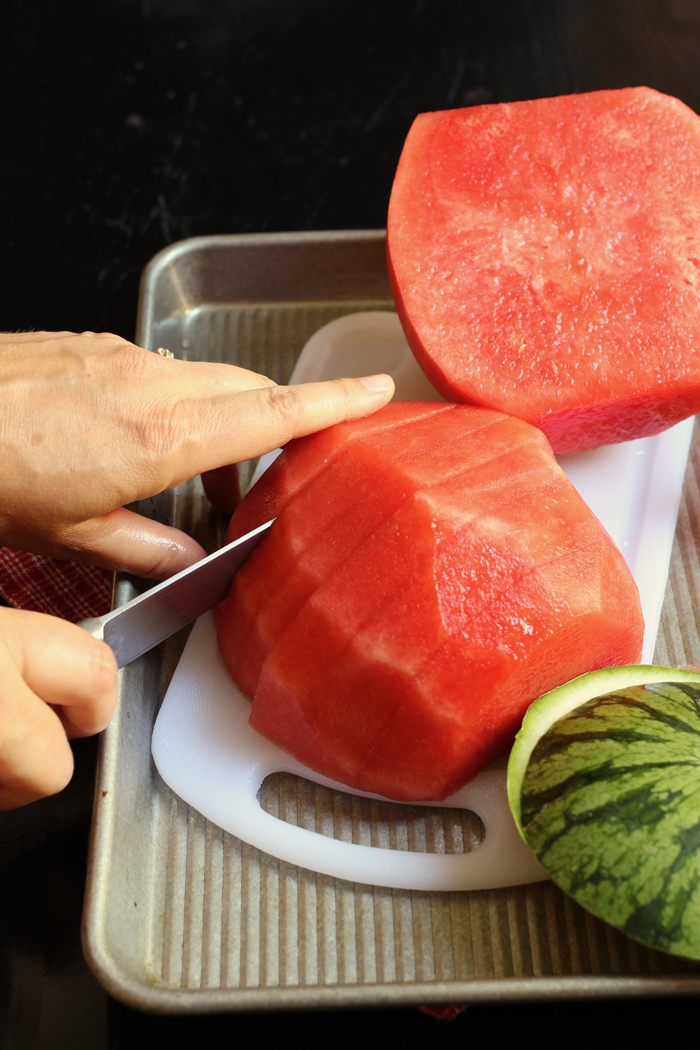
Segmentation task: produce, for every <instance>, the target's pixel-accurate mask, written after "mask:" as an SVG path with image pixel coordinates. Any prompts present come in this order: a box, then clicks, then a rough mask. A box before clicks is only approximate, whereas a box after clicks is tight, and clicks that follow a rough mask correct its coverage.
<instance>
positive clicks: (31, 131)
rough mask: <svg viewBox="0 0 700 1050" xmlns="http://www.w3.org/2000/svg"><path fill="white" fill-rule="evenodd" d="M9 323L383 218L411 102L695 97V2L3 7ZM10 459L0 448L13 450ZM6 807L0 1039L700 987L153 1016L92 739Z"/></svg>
mask: <svg viewBox="0 0 700 1050" xmlns="http://www.w3.org/2000/svg"><path fill="white" fill-rule="evenodd" d="M0 49H1V59H0V62H1V67H0V144H1V145H0V246H1V247H0V330H4V331H12V330H22V329H31V328H37V329H38V328H46V329H49V330H54V329H56V330H58V329H70V330H74V331H82V330H86V329H87V330H93V331H101V330H110V331H113V332H116V333H118V334H120V335H123V336H125V337H127V338H133V333H134V325H135V316H136V303H137V296H138V282H139V275H140V272H141V270H142V269H143V267H144V265H145V264H146V263H147V261H148V260H149V258H150V257H151V256H152V255H153V254H154V253H155V252H157V251H158V250H159V249H161V248H162V247H164V246H165V245H166V244H169V243H170V242H172V241H175V240H178V239H180V238H183V237H189V236H192V235H196V234H208V233H228V232H235V233H239V232H248V231H250V232H258V231H263V230H270V231H276V230H303V229H310V230H318V229H348V228H372V227H381V226H384V225H385V221H386V209H387V203H388V198H389V192H390V189H391V182H392V178H393V173H394V169H395V167H396V163H397V160H398V157H399V153H400V150H401V146H402V143H403V140H404V137H405V135H406V132H407V131H408V128H409V126H410V124H411V121H412V119H413V117H414V116H415V115H416V113H419V112H421V111H425V110H430V109H443V108H450V107H453V106H462V105H475V104H480V103H484V102H501V101H508V100H515V99H525V98H534V97H538V96H544V95H555V94H561V93H568V92H578V91H589V90H594V89H597V88H610V87H625V86H628V85H636V84H648V85H649V86H651V87H654V88H657V89H659V90H661V91H665V92H668V93H669V94H673V95H677V96H678V97H679V98H681V99H682V100H683V101H684V102H686V103H687V104H688V105H690V106H691V107H693V108H694V109H695V110H697V111H700V0H510V2H507V0H483V2H476V0H373V2H368V0H3V3H2V5H1V6H0ZM0 469H2V465H1V464H0ZM75 750H76V774H75V777H74V779H73V782H72V783H71V785H70V786H69V787H68V788H67V789H66V791H65V792H63V793H62V794H61V795H60V796H58V797H56V798H53V799H48V800H45V801H44V802H41V803H36V804H34V805H33V806H30V807H27V808H26V809H24V810H21V811H17V812H15V813H7V814H0V1046H2V1047H7V1048H8V1050H25V1048H29V1047H31V1048H40V1050H42V1048H44V1047H47V1048H50V1050H63V1048H64V1047H65V1048H67V1050H68V1048H70V1050H83V1048H85V1050H106V1048H107V1047H112V1048H122V1047H129V1048H139V1047H141V1046H144V1047H145V1046H149V1047H154V1048H156V1050H157V1048H159V1047H161V1046H163V1047H165V1046H168V1047H173V1048H175V1050H177V1048H180V1047H189V1046H191V1045H192V1044H193V1043H198V1044H199V1043H201V1044H203V1045H207V1046H209V1047H219V1046H222V1047H223V1046H228V1045H230V1044H231V1043H232V1042H234V1041H238V1040H240V1041H243V1040H245V1041H246V1042H252V1043H254V1042H256V1041H257V1042H262V1043H263V1044H265V1043H270V1042H272V1041H273V1040H274V1041H275V1042H279V1043H280V1044H284V1045H287V1044H288V1043H291V1044H292V1045H296V1044H299V1043H301V1042H302V1041H303V1042H304V1043H308V1042H311V1043H312V1044H316V1043H320V1042H321V1041H324V1042H325V1041H328V1040H337V1039H339V1038H340V1036H341V1035H342V1034H344V1033H347V1035H348V1037H349V1038H350V1039H352V1040H353V1041H355V1040H357V1039H363V1040H365V1041H366V1042H368V1043H369V1045H370V1046H375V1045H379V1044H380V1043H382V1044H383V1043H385V1042H391V1041H397V1042H401V1043H402V1044H403V1045H404V1046H406V1047H418V1046H423V1045H433V1044H435V1045H440V1046H448V1047H449V1046H457V1045H460V1046H461V1045H463V1044H466V1043H468V1042H472V1043H473V1044H474V1045H482V1046H483V1045H488V1046H494V1047H500V1046H505V1045H506V1044H507V1043H508V1044H510V1043H512V1042H513V1041H516V1040H518V1041H519V1040H524V1039H526V1038H528V1037H531V1038H533V1039H535V1040H536V1041H537V1043H538V1044H539V1045H540V1046H545V1047H550V1046H552V1047H554V1046H555V1045H556V1046H558V1045H560V1044H561V1043H562V1042H565V1043H566V1044H568V1045H569V1046H574V1047H577V1046H584V1045H585V1046H589V1045H591V1043H595V1044H598V1045H601V1046H611V1047H612V1046H617V1045H618V1044H619V1043H621V1042H625V1041H632V1040H634V1041H636V1042H637V1043H638V1044H639V1045H641V1046H646V1045H652V1044H656V1043H660V1042H662V1041H663V1042H664V1043H666V1044H668V1043H669V1042H672V1041H673V1040H680V1039H682V1038H685V1039H687V1038H688V1034H689V1033H688V1028H689V1026H691V1025H693V1024H694V1023H695V1021H696V1018H697V1017H698V1015H699V1014H700V1010H699V1009H698V1001H697V999H695V998H688V999H677V1000H655V1001H648V1002H639V1001H633V1000H627V1001H624V1000H621V1001H612V1002H600V1001H596V1002H594V1003H549V1004H546V1003H545V1004H537V1003H534V1004H521V1005H513V1004H508V1003H504V1004H497V1005H488V1006H486V1005H483V1006H473V1007H471V1008H470V1009H469V1010H467V1011H466V1012H465V1013H463V1014H462V1015H461V1016H460V1017H459V1018H458V1019H457V1020H456V1021H454V1022H451V1023H440V1022H436V1021H434V1020H432V1019H431V1018H428V1017H426V1016H424V1015H422V1014H419V1013H418V1012H417V1011H416V1010H398V1011H355V1012H349V1011H343V1012H341V1013H309V1014H303V1013H302V1014H295V1015H289V1014H285V1015H275V1014H268V1015H231V1016H228V1017H208V1018H207V1017H204V1018H197V1017H192V1018H167V1017H166V1018H163V1017H149V1016H146V1015H142V1014H139V1013H136V1012H135V1011H131V1010H129V1009H127V1008H125V1007H122V1006H120V1005H119V1004H117V1003H115V1002H114V1001H112V1000H109V999H108V997H107V996H106V995H105V994H104V993H103V992H102V991H101V989H100V988H99V987H98V986H97V984H96V983H95V982H94V981H93V979H92V977H91V975H90V974H89V972H88V971H87V969H86V968H85V964H84V963H83V961H82V956H81V954H80V942H79V925H80V911H81V905H82V892H83V880H84V862H85V853H86V846H87V833H88V827H89V819H90V809H91V804H92V778H93V772H94V760H95V744H94V742H93V741H83V742H80V743H79V744H78V745H76V748H75Z"/></svg>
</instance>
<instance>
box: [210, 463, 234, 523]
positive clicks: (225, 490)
mask: <svg viewBox="0 0 700 1050" xmlns="http://www.w3.org/2000/svg"><path fill="white" fill-rule="evenodd" d="M202 485H203V486H204V491H205V493H206V495H207V499H208V500H209V502H210V503H211V504H213V505H214V506H215V507H218V508H219V510H223V511H224V512H225V513H226V514H233V512H234V510H235V509H236V507H237V506H238V504H239V503H240V502H241V486H240V480H239V477H238V464H237V463H228V464H226V465H225V466H223V467H217V468H216V469H215V470H207V471H206V472H205V473H204V474H202Z"/></svg>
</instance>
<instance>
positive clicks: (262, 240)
mask: <svg viewBox="0 0 700 1050" xmlns="http://www.w3.org/2000/svg"><path fill="white" fill-rule="evenodd" d="M382 240H384V241H385V240H386V229H383V228H377V229H360V230H316V231H314V230H298V231H286V232H281V233H271V232H266V233H212V234H202V235H199V236H197V237H185V238H184V239H183V240H181V241H174V242H173V243H172V244H169V245H167V246H166V247H165V248H162V249H161V250H160V251H159V252H157V253H156V254H155V255H154V256H153V257H152V258H151V259H150V260H149V262H148V263H147V264H146V266H145V267H144V269H143V271H142V273H141V279H140V282H139V299H138V307H137V313H136V336H135V342H136V345H137V346H141V347H143V348H144V349H148V343H149V341H150V338H151V332H152V329H153V308H154V290H155V288H156V285H157V282H158V278H159V277H160V276H161V274H162V273H163V272H164V271H165V270H167V269H168V267H170V266H172V265H173V264H174V263H175V262H177V260H178V259H180V258H181V257H182V256H186V255H188V254H190V253H191V252H196V251H198V250H200V249H207V248H227V247H232V248H235V247H236V246H239V245H240V246H243V245H249V246H256V245H259V246H261V247H265V246H267V245H309V246H314V245H317V244H333V243H340V242H347V241H354V242H358V241H382Z"/></svg>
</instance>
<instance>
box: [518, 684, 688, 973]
mask: <svg viewBox="0 0 700 1050" xmlns="http://www.w3.org/2000/svg"><path fill="white" fill-rule="evenodd" d="M699 735H700V674H696V673H693V672H689V671H683V670H680V671H679V670H676V669H675V668H671V667H616V668H611V669H608V670H604V671H596V672H594V673H592V674H587V675H583V676H582V677H581V678H578V679H576V680H575V681H573V682H570V683H568V684H567V685H564V686H561V687H560V688H558V689H555V690H553V691H552V692H551V693H549V694H547V695H546V696H543V697H541V698H540V699H539V700H538V701H537V702H536V703H534V704H533V705H532V707H531V708H530V709H529V711H528V712H527V715H526V716H525V720H524V722H523V727H522V729H521V731H520V732H519V733H518V738H517V741H516V744H515V746H514V748H513V751H512V753H511V757H510V761H509V763H508V797H509V801H510V804H511V809H512V811H513V815H514V817H515V820H516V823H517V825H518V828H519V829H520V832H521V834H522V836H523V838H524V839H525V841H526V842H527V844H528V845H529V846H530V848H531V849H532V851H533V852H534V853H535V855H536V856H537V858H538V860H539V861H540V862H541V863H542V864H543V866H544V867H545V868H546V870H547V871H548V873H549V874H550V875H551V877H552V879H553V880H554V881H555V882H556V883H557V885H559V886H560V887H561V888H562V889H563V890H565V892H566V893H568V894H570V895H571V896H572V897H574V899H575V900H577V901H578V902H579V904H581V905H583V907H585V908H587V909H588V910H589V911H591V912H592V913H593V914H594V915H597V916H598V917H599V918H601V919H604V920H605V921H606V922H609V923H611V924H612V925H614V926H617V927H619V928H620V929H621V930H624V932H625V933H627V934H628V935H630V936H631V937H634V938H636V939H637V940H639V941H642V942H643V943H644V944H647V945H650V946H651V947H653V948H660V949H662V950H663V951H667V952H673V953H674V954H678V955H684V956H687V957H689V958H692V959H700V839H699V838H698V826H699V822H700V792H699V791H698V788H700V762H699V761H698V747H697V741H698V736H699Z"/></svg>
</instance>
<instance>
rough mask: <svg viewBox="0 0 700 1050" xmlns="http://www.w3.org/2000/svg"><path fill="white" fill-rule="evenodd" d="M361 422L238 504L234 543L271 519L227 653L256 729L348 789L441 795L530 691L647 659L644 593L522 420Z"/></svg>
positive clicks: (478, 761)
mask: <svg viewBox="0 0 700 1050" xmlns="http://www.w3.org/2000/svg"><path fill="white" fill-rule="evenodd" d="M371 419H373V420H374V423H373V425H370V423H369V421H368V420H358V421H356V422H352V423H342V424H339V426H338V427H335V428H331V430H332V433H329V432H328V431H324V432H322V433H320V434H317V435H310V436H309V437H305V438H302V439H300V440H299V441H297V442H290V444H289V445H288V446H287V449H286V450H285V452H284V453H283V456H282V457H280V459H279V460H277V461H276V463H275V464H274V465H273V467H276V469H274V470H272V469H271V472H270V474H269V477H268V475H267V474H266V475H263V477H262V479H261V480H260V481H259V482H258V483H257V485H256V486H254V488H253V489H252V490H251V492H250V493H249V494H248V495H247V496H246V497H245V499H244V500H243V502H242V503H241V504H240V506H239V508H238V509H237V510H236V512H235V513H234V516H233V518H232V521H231V527H230V530H229V537H228V538H234V537H235V536H236V535H238V534H240V533H241V531H247V530H248V529H250V528H252V527H254V526H255V525H258V524H261V523H262V522H263V521H265V520H267V519H268V518H269V517H270V516H271V514H273V513H276V514H277V515H278V516H277V520H276V522H275V524H274V525H273V526H272V528H271V529H270V530H269V532H268V533H266V535H265V536H264V537H263V539H262V540H261V541H260V543H259V544H258V546H257V547H256V549H255V551H254V552H253V553H252V554H251V555H250V557H249V558H248V559H247V561H246V562H245V564H244V565H243V566H242V567H241V569H240V570H239V572H238V573H237V574H236V577H235V584H234V586H233V587H232V590H231V593H230V595H229V597H228V599H227V600H226V601H225V602H223V603H222V604H221V605H220V606H219V607H218V609H217V630H218V639H219V647H220V649H221V652H222V655H223V658H224V661H225V663H226V665H227V667H228V668H229V670H230V672H231V674H232V676H233V678H234V679H235V680H236V681H237V682H238V684H239V685H240V687H241V688H242V689H243V691H244V692H247V694H248V695H250V696H252V698H253V707H252V712H251V719H250V723H251V725H252V726H253V727H254V728H256V729H257V730H258V731H260V732H261V733H262V734H263V735H264V736H266V737H268V738H269V739H270V740H272V741H274V742H275V743H276V744H278V745H279V746H280V747H282V748H284V749H285V750H287V751H289V752H290V753H291V754H293V755H295V757H296V758H298V759H299V760H301V761H302V762H304V763H305V764H306V765H308V766H309V767H311V768H312V769H314V770H316V771H317V772H319V773H322V774H324V775H325V776H328V777H330V778H332V779H333V780H337V781H340V782H342V783H345V784H349V785H350V786H352V787H355V788H358V789H360V790H364V791H369V792H374V793H376V794H380V795H384V796H386V797H389V798H395V799H400V800H417V799H424V800H439V799H443V798H445V797H446V796H447V795H449V794H451V793H453V792H454V791H455V790H456V789H457V788H458V787H459V786H460V785H461V784H463V783H465V782H466V781H467V780H468V779H469V778H470V777H471V776H473V775H474V774H475V773H476V772H477V771H478V770H479V769H480V768H481V767H482V766H483V765H484V764H486V763H488V762H489V761H490V760H491V759H492V758H494V757H497V756H498V755H499V754H502V753H503V752H504V751H505V750H507V748H508V746H509V742H510V741H511V740H512V737H513V735H514V733H515V731H516V729H517V727H518V726H519V724H520V722H521V720H522V716H523V713H524V711H525V709H526V707H527V705H528V704H529V703H530V702H531V701H532V699H533V698H534V697H536V696H538V695H540V694H541V693H542V692H543V691H545V690H546V689H548V688H551V687H552V686H554V685H557V684H559V683H561V682H562V681H564V680H566V679H568V678H571V677H573V676H574V675H577V674H581V673H583V672H584V671H587V670H591V669H592V668H595V667H600V666H604V665H612V664H620V663H629V662H630V661H634V660H637V659H638V658H639V652H640V649H641V642H642V633H643V623H642V616H641V610H640V605H639V597H638V594H637V590H636V587H635V584H634V581H633V580H632V577H631V575H630V573H629V570H628V569H627V566H626V564H625V562H624V560H623V558H622V556H621V555H620V553H619V551H618V550H617V548H616V547H615V546H614V544H613V543H612V541H611V540H610V538H609V537H608V536H607V534H606V533H605V532H604V530H603V529H602V528H601V526H600V524H599V523H598V521H597V520H596V519H595V518H594V517H593V515H592V514H591V512H590V511H589V509H588V507H587V506H586V505H585V503H584V502H583V500H581V498H580V497H579V496H578V494H577V493H576V491H575V490H574V488H573V487H572V486H571V484H570V482H569V481H568V479H567V478H566V476H565V475H564V473H563V472H562V471H561V469H560V468H559V466H558V465H557V463H556V460H555V459H554V456H553V455H552V452H551V449H550V447H549V445H548V443H547V441H546V439H545V438H544V436H543V435H542V433H541V432H540V431H538V430H536V429H535V428H534V427H531V426H529V425H528V424H526V423H523V422H522V421H520V420H517V419H512V418H509V417H507V416H504V415H503V414H502V413H497V412H493V411H491V410H488V409H482V408H477V407H473V406H464V405H454V404H439V403H435V402H431V403H429V404H427V405H420V404H412V403H401V402H395V403H393V404H391V405H389V406H387V408H385V409H383V410H381V411H380V412H378V413H377V414H376V416H373V417H371ZM277 463H279V464H280V465H279V466H277Z"/></svg>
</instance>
